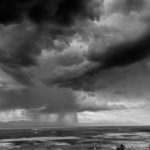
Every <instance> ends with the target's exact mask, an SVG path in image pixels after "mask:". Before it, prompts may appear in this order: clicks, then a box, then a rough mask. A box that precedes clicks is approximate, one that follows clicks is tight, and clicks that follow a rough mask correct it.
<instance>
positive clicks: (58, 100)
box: [0, 86, 77, 113]
mask: <svg viewBox="0 0 150 150" xmlns="http://www.w3.org/2000/svg"><path fill="white" fill-rule="evenodd" d="M0 97H1V100H0V102H1V103H2V105H1V106H0V110H1V111H2V110H3V111H4V110H14V109H27V110H29V111H33V112H34V111H35V112H36V111H37V112H42V113H61V112H64V113H67V112H75V111H76V109H77V104H76V103H75V97H74V95H73V92H72V91H71V90H68V89H65V88H62V89H59V88H47V87H44V86H42V87H38V88H30V89H29V88H28V89H24V90H11V91H6V90H5V91H3V90H1V91H0Z"/></svg>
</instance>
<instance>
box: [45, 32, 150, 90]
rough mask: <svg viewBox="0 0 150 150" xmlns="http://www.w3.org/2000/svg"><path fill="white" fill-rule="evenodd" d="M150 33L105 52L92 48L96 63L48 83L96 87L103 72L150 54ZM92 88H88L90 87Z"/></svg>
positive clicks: (145, 57) (108, 48)
mask: <svg viewBox="0 0 150 150" xmlns="http://www.w3.org/2000/svg"><path fill="white" fill-rule="evenodd" d="M149 43H150V33H149V31H148V33H146V34H144V35H143V36H142V37H141V38H138V39H136V40H134V41H125V42H121V43H118V44H113V45H110V46H109V47H107V48H106V49H105V51H104V52H102V53H98V52H94V50H92V51H91V52H90V53H89V55H88V60H89V61H91V62H94V63H95V64H96V65H95V66H94V67H92V68H90V69H88V70H86V71H85V72H83V73H82V74H80V75H79V76H74V77H72V78H69V77H67V76H66V77H64V76H62V78H61V77H60V78H57V77H54V78H53V79H46V80H44V82H45V83H46V84H49V83H52V84H54V85H55V84H56V85H58V86H60V87H71V88H73V89H85V90H87V89H92V88H93V89H95V88H94V87H93V86H92V84H93V85H95V81H96V79H97V78H98V76H100V74H101V72H103V71H105V70H109V69H111V68H115V67H125V66H128V65H131V64H134V63H136V62H140V61H142V60H144V59H147V58H149V56H150V45H149ZM90 86H91V88H88V87H90Z"/></svg>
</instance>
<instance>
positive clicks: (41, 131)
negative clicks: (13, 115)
mask: <svg viewBox="0 0 150 150" xmlns="http://www.w3.org/2000/svg"><path fill="white" fill-rule="evenodd" d="M118 144H124V145H125V146H126V148H127V149H130V150H131V149H132V150H133V149H138V150H147V149H148V145H149V144H150V127H76V128H32V129H13V130H12V129H8V130H0V150H92V149H93V150H95V149H96V150H112V149H115V148H116V145H118Z"/></svg>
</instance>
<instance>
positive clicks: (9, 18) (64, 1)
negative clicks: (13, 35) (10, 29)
mask: <svg viewBox="0 0 150 150" xmlns="http://www.w3.org/2000/svg"><path fill="white" fill-rule="evenodd" d="M91 4H92V1H91V0H71V1H70V0H44V1H43V0H13V1H10V0H1V1H0V22H1V23H2V24H10V23H14V22H19V21H22V20H23V19H25V18H26V17H27V18H28V19H30V20H31V21H33V22H35V23H37V24H39V23H43V22H50V23H54V24H58V25H69V24H72V22H74V20H75V19H76V17H78V18H79V19H86V18H89V19H95V18H98V17H99V13H96V12H95V10H93V7H91V6H90V5H91ZM90 8H91V9H90Z"/></svg>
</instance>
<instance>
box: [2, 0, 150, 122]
mask: <svg viewBox="0 0 150 150" xmlns="http://www.w3.org/2000/svg"><path fill="white" fill-rule="evenodd" d="M149 8H150V2H149V0H130V1H129V0H122V1H120V0H13V1H10V0H2V1H0V103H1V105H0V110H1V111H4V112H5V111H9V110H19V109H23V110H26V111H27V112H28V115H29V116H30V117H31V118H32V119H33V118H38V115H39V116H40V115H41V114H42V115H43V114H44V115H47V114H51V115H52V114H53V115H57V119H58V120H60V121H62V122H63V120H64V119H65V118H67V116H69V114H71V115H70V117H71V116H72V118H73V122H74V121H77V113H82V112H86V111H91V112H98V111H113V110H120V109H124V110H125V109H132V108H134V109H136V108H139V107H146V104H147V101H148V99H149V98H148V97H149V95H148V90H145V89H146V88H147V89H149V86H148V85H147V84H148V83H149V79H148V76H149V74H150V73H149V68H148V66H149V56H150V46H149V43H150V27H149V25H150V22H149V20H150V11H149V10H150V9H149ZM136 75H137V76H136ZM135 76H136V77H135ZM131 79H132V80H131ZM131 81H134V83H133V84H132V85H130V84H129V83H130V82H131ZM136 81H138V82H136ZM138 83H140V85H143V90H141V89H140V88H137V86H138ZM123 87H125V88H123ZM139 91H141V92H139ZM145 92H146V95H147V98H146V99H147V100H146V102H145V101H144V103H140V102H139V101H140V100H139V101H138V102H137V103H135V105H134V104H133V103H132V102H129V101H128V100H127V99H129V100H131V101H133V102H136V100H135V98H139V97H142V96H143V95H144V94H145ZM83 93H84V94H83ZM91 93H92V94H93V95H92V94H91ZM82 94H83V96H82ZM90 94H91V95H90ZM142 98H143V97H142ZM143 99H144V98H143ZM125 101H126V102H125Z"/></svg>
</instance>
